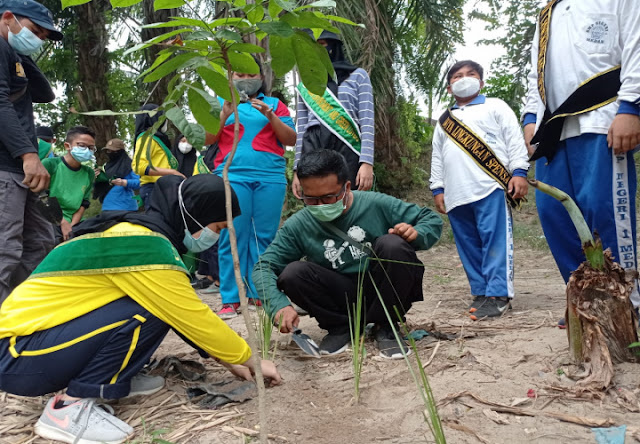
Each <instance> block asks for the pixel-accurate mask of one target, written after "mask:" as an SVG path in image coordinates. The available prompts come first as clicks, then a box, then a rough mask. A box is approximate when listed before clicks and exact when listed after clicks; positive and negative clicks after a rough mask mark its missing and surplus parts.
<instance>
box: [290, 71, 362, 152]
mask: <svg viewBox="0 0 640 444" xmlns="http://www.w3.org/2000/svg"><path fill="white" fill-rule="evenodd" d="M297 89H298V94H300V97H301V98H302V100H303V101H304V103H305V105H307V108H309V110H311V112H312V113H313V114H314V115H315V116H316V118H317V119H318V121H319V122H320V123H322V124H323V125H324V126H325V127H326V128H327V129H328V130H329V131H331V132H332V133H333V134H335V135H336V137H338V138H339V139H340V140H342V141H343V142H344V143H346V144H347V146H348V147H349V148H351V150H352V151H353V152H354V153H356V154H357V155H358V156H359V155H360V149H361V146H362V141H361V137H360V128H359V127H358V125H356V123H355V122H354V121H353V119H352V118H351V116H350V115H349V113H348V112H347V110H346V109H344V107H343V106H342V104H341V103H340V101H339V100H338V99H337V98H336V96H334V95H333V93H332V92H331V90H329V88H327V89H325V91H324V95H323V96H318V95H316V94H313V93H312V92H310V91H309V90H308V89H307V88H305V87H304V85H303V84H302V83H299V84H298V86H297Z"/></svg>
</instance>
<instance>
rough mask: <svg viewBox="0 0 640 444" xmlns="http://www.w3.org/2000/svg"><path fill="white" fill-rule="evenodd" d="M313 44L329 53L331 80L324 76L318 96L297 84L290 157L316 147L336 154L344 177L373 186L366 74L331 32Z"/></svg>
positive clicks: (364, 187) (371, 110)
mask: <svg viewBox="0 0 640 444" xmlns="http://www.w3.org/2000/svg"><path fill="white" fill-rule="evenodd" d="M318 43H320V44H321V45H322V46H324V47H325V48H326V49H327V52H328V53H329V58H330V59H331V64H332V65H333V68H334V70H335V73H336V79H335V80H334V79H333V78H331V77H330V78H329V80H328V82H327V89H326V91H325V93H324V96H322V97H320V96H316V95H314V94H311V93H309V91H307V89H306V88H305V87H304V86H303V85H302V84H300V85H298V95H299V96H300V99H301V100H299V101H298V106H297V111H296V112H297V114H296V116H297V130H298V131H297V139H296V155H295V162H294V166H293V169H294V171H296V170H297V168H298V163H299V162H300V159H301V158H302V157H304V156H305V155H306V154H307V153H309V152H311V151H315V150H318V149H330V150H333V151H337V152H339V153H340V154H342V155H343V156H344V158H345V160H346V161H347V166H348V168H349V180H350V181H351V183H352V184H353V186H354V187H355V188H357V189H358V190H360V191H366V190H370V189H371V188H372V187H373V155H374V136H375V125H374V103H373V89H372V86H371V79H370V78H369V75H368V74H367V72H366V71H365V70H364V69H362V68H359V67H357V66H355V65H352V64H351V62H349V61H348V60H347V58H346V56H345V54H344V49H343V45H342V40H340V37H339V36H338V35H337V34H334V33H333V32H329V31H323V32H322V34H320V36H319V37H318ZM292 191H293V194H294V195H295V196H296V197H297V198H298V199H299V198H300V196H301V194H300V192H301V187H300V181H299V180H298V176H297V174H294V177H293V183H292Z"/></svg>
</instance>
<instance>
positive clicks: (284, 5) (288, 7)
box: [271, 0, 296, 12]
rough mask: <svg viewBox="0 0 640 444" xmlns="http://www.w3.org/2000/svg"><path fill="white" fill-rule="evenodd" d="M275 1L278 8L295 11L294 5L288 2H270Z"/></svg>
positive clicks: (282, 0) (281, 0)
mask: <svg viewBox="0 0 640 444" xmlns="http://www.w3.org/2000/svg"><path fill="white" fill-rule="evenodd" d="M271 1H275V2H276V4H277V5H278V6H280V7H281V8H282V9H284V10H285V11H289V12H291V11H293V10H294V9H296V3H295V2H292V1H289V0H271Z"/></svg>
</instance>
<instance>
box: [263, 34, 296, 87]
mask: <svg viewBox="0 0 640 444" xmlns="http://www.w3.org/2000/svg"><path fill="white" fill-rule="evenodd" d="M291 44H292V38H291V37H288V38H284V37H280V36H279V35H272V36H271V37H270V38H269V51H270V52H271V68H273V72H275V73H276V75H277V76H278V77H282V76H284V75H285V74H286V73H288V72H289V71H291V70H292V69H293V67H294V66H295V65H296V56H295V54H294V53H293V46H292V45H291Z"/></svg>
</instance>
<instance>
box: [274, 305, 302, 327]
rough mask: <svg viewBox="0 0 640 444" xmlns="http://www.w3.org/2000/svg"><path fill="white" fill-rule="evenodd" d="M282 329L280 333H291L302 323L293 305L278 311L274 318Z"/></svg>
mask: <svg viewBox="0 0 640 444" xmlns="http://www.w3.org/2000/svg"><path fill="white" fill-rule="evenodd" d="M273 319H275V320H276V322H278V326H279V327H280V333H291V332H293V330H295V328H296V327H297V326H298V324H299V323H300V318H299V317H298V312H296V310H295V308H293V307H292V306H291V305H287V306H286V307H284V308H281V309H280V310H278V312H277V313H276V315H275V316H274V318H273Z"/></svg>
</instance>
